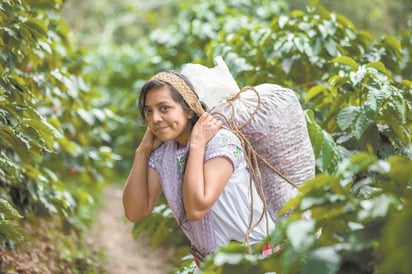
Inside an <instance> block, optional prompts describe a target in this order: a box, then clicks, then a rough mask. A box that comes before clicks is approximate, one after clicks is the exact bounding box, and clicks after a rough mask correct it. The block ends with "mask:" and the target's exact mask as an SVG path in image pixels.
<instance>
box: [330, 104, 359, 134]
mask: <svg viewBox="0 0 412 274" xmlns="http://www.w3.org/2000/svg"><path fill="white" fill-rule="evenodd" d="M359 112H360V109H359V107H354V106H349V107H346V108H344V109H342V110H341V111H340V112H339V113H338V115H337V117H336V122H337V124H338V127H339V128H340V129H341V130H346V129H348V128H349V127H350V126H351V125H352V124H353V121H354V120H355V117H356V116H358V114H359Z"/></svg>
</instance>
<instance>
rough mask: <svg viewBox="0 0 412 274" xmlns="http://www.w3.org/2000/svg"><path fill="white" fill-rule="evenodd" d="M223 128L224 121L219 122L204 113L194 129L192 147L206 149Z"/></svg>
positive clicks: (191, 136) (191, 138)
mask: <svg viewBox="0 0 412 274" xmlns="http://www.w3.org/2000/svg"><path fill="white" fill-rule="evenodd" d="M221 127H222V121H220V120H217V119H216V118H215V117H213V115H212V114H210V113H207V112H205V113H203V114H202V115H201V116H200V117H199V120H198V121H197V122H196V124H195V125H194V127H193V129H192V134H191V135H190V145H191V146H203V147H205V146H206V144H207V143H208V142H209V141H210V139H212V137H213V136H214V135H215V134H216V132H217V131H218V130H219V129H220V128H221Z"/></svg>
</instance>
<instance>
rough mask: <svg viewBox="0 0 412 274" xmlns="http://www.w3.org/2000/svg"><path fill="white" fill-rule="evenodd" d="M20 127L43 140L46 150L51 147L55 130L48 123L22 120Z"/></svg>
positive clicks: (55, 135) (55, 133) (55, 134)
mask: <svg viewBox="0 0 412 274" xmlns="http://www.w3.org/2000/svg"><path fill="white" fill-rule="evenodd" d="M21 126H22V127H23V128H24V127H26V128H31V129H33V130H34V131H35V132H36V133H37V134H38V136H40V138H41V140H43V141H44V142H45V144H46V146H47V148H48V149H51V148H52V147H53V143H54V139H55V137H57V130H56V129H54V127H53V126H51V125H50V124H49V123H48V122H46V121H44V120H43V119H41V120H36V119H23V120H22V121H21Z"/></svg>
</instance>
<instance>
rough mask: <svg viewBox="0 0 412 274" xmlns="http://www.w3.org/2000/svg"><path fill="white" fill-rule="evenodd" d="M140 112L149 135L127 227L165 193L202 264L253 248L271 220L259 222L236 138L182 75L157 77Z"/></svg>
mask: <svg viewBox="0 0 412 274" xmlns="http://www.w3.org/2000/svg"><path fill="white" fill-rule="evenodd" d="M138 105H139V110H140V113H141V116H142V117H143V119H144V121H145V122H146V124H147V126H148V129H147V130H146V133H145V135H144V137H143V139H142V141H141V143H140V145H139V146H138V148H137V149H136V153H135V158H134V162H133V166H132V168H131V171H130V174H129V177H128V179H127V181H126V185H125V188H124V193H123V205H124V209H125V214H126V216H127V218H128V219H129V220H130V221H133V222H136V221H139V220H141V219H142V218H144V217H145V216H147V215H149V214H150V213H151V212H152V210H153V208H154V207H155V205H156V201H157V199H158V197H159V195H160V193H161V191H163V192H164V194H165V197H166V199H167V201H168V204H169V206H170V208H171V210H172V212H173V215H174V217H175V218H176V220H177V221H178V223H179V225H180V227H181V228H182V230H183V231H184V233H185V235H186V236H187V237H188V239H189V240H190V242H191V244H192V249H191V252H192V254H193V255H194V257H195V259H196V260H197V262H199V261H201V260H203V259H204V257H205V256H207V255H209V254H210V253H211V252H213V250H215V249H216V248H217V247H219V246H222V245H224V244H226V243H228V242H230V241H238V242H244V241H245V240H248V241H249V243H250V244H251V245H253V244H255V243H257V242H259V241H261V240H262V239H263V238H264V237H265V236H266V235H267V234H268V232H269V231H271V230H273V229H274V223H273V222H272V221H271V219H270V218H263V219H262V220H261V221H260V222H259V218H260V217H261V216H262V212H263V208H264V206H263V203H262V201H261V199H260V198H259V196H258V195H257V192H256V190H255V187H254V186H252V187H251V184H250V180H249V178H250V177H249V172H248V169H247V162H246V160H245V156H244V154H243V150H242V146H241V142H240V140H239V138H238V137H237V136H236V135H235V134H233V133H232V132H231V131H229V130H227V129H224V128H223V127H222V122H221V121H219V120H217V119H215V118H214V117H213V116H212V115H211V114H209V113H207V112H205V111H204V108H203V106H202V104H201V102H200V101H199V99H198V98H197V95H196V93H195V92H194V90H193V88H192V86H191V84H190V83H189V82H188V81H187V80H186V79H185V78H184V77H183V76H182V75H180V74H178V73H176V72H161V73H158V74H156V75H155V76H154V77H153V78H152V79H150V80H149V81H148V82H147V83H146V84H145V85H144V86H143V87H142V90H141V93H140V97H139V102H138ZM251 189H252V194H251V193H250V192H251ZM251 208H252V211H251ZM251 216H252V218H253V221H252V222H251V219H250V218H251ZM267 222H268V223H267ZM252 227H253V228H252ZM249 230H250V231H249ZM268 230H269V231H268Z"/></svg>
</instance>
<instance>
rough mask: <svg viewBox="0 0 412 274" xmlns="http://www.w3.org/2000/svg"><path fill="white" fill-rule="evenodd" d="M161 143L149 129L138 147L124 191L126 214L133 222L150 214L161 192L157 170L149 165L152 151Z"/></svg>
mask: <svg viewBox="0 0 412 274" xmlns="http://www.w3.org/2000/svg"><path fill="white" fill-rule="evenodd" d="M160 144H161V143H160V142H159V141H158V140H157V139H156V138H155V137H154V135H153V134H152V133H151V132H150V131H149V129H148V130H147V131H146V133H145V136H144V137H143V140H142V142H141V144H140V145H139V147H138V148H137V149H136V153H135V157H134V162H133V166H132V168H131V170H130V174H129V177H128V178H127V180H126V184H125V187H124V191H123V207H124V210H125V215H126V217H127V218H128V219H129V220H130V221H132V222H136V221H139V220H141V219H142V218H144V217H146V216H147V215H149V214H150V213H151V212H152V210H153V208H154V207H155V205H156V201H157V199H158V198H159V195H160V193H161V187H160V182H159V178H158V176H157V174H156V172H155V171H154V170H153V169H151V168H148V166H147V162H148V160H149V156H150V153H151V152H152V150H153V149H154V148H156V147H158V146H159V145H160Z"/></svg>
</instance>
